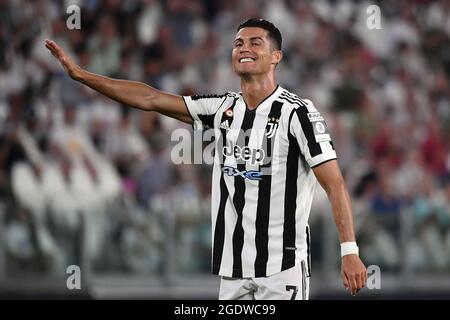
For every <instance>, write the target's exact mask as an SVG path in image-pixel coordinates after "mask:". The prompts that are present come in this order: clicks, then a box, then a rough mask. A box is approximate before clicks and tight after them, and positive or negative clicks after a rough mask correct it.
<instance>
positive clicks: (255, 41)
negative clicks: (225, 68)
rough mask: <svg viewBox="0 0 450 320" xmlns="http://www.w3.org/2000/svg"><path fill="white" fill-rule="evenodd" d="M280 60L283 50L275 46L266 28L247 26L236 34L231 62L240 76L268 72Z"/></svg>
mask: <svg viewBox="0 0 450 320" xmlns="http://www.w3.org/2000/svg"><path fill="white" fill-rule="evenodd" d="M280 60H281V51H279V50H276V49H275V48H273V45H272V42H271V41H270V38H269V36H268V32H267V31H266V30H264V29H262V28H258V27H246V28H242V29H241V30H239V32H238V33H237V34H236V37H235V39H234V42H233V51H232V54H231V62H232V64H233V69H234V71H235V72H236V73H237V74H238V75H239V76H245V75H257V74H265V73H268V72H269V71H270V70H271V68H272V66H275V65H276V63H278V62H279V61H280Z"/></svg>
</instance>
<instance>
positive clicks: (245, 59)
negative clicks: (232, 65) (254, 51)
mask: <svg viewBox="0 0 450 320" xmlns="http://www.w3.org/2000/svg"><path fill="white" fill-rule="evenodd" d="M254 61H255V59H253V58H241V59H239V63H245V62H254Z"/></svg>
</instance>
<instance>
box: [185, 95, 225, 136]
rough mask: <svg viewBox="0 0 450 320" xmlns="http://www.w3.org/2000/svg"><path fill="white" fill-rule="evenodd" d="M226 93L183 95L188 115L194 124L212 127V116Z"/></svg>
mask: <svg viewBox="0 0 450 320" xmlns="http://www.w3.org/2000/svg"><path fill="white" fill-rule="evenodd" d="M226 97H227V95H226V94H223V95H194V96H183V100H184V102H185V104H186V108H187V110H188V112H189V115H190V116H191V117H192V119H193V120H194V127H195V125H198V124H201V125H202V127H205V126H206V127H208V128H214V117H215V115H216V113H217V111H218V110H219V109H220V107H221V106H222V104H223V102H224V101H225V99H226Z"/></svg>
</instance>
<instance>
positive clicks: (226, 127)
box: [219, 120, 230, 130]
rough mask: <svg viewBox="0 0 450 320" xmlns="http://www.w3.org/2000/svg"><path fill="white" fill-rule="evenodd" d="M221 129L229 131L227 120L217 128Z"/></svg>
mask: <svg viewBox="0 0 450 320" xmlns="http://www.w3.org/2000/svg"><path fill="white" fill-rule="evenodd" d="M219 127H220V128H221V129H225V130H229V129H230V122H229V121H228V120H225V121H224V122H222V123H221V124H220V126H219Z"/></svg>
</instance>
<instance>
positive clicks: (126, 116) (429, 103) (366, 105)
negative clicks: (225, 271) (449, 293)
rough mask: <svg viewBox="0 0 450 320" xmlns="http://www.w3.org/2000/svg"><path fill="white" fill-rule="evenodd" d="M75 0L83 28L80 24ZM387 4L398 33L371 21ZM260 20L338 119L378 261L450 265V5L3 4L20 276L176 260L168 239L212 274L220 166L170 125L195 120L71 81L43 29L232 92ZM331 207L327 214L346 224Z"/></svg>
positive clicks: (128, 66)
mask: <svg viewBox="0 0 450 320" xmlns="http://www.w3.org/2000/svg"><path fill="white" fill-rule="evenodd" d="M71 4H77V5H79V6H80V8H81V29H80V30H69V29H68V28H67V26H66V20H67V18H68V17H69V14H67V13H66V8H67V7H68V6H69V5H71ZM370 4H377V5H379V7H380V8H381V29H370V28H369V27H368V25H367V19H368V17H369V15H370V14H369V13H368V12H367V8H368V6H369V5H370ZM250 17H264V18H266V19H267V20H269V21H272V22H273V23H274V24H275V25H276V26H278V28H279V29H280V30H281V33H282V35H283V52H284V58H283V61H282V63H281V64H280V65H279V66H278V71H277V77H278V78H277V79H278V82H279V84H280V85H281V86H283V87H285V88H286V89H288V90H291V91H293V92H295V93H297V94H298V95H299V96H301V97H307V98H309V99H311V100H312V101H313V102H314V104H315V106H316V107H317V108H318V109H319V110H320V111H321V112H322V113H323V114H324V115H325V118H326V119H327V122H328V126H329V127H330V131H331V132H332V136H333V139H334V141H335V147H336V150H337V153H338V157H339V162H340V165H341V167H342V169H343V173H344V175H345V178H346V181H347V183H348V186H349V189H350V192H351V193H352V201H353V206H354V211H355V217H356V230H357V237H358V241H359V243H360V247H361V250H362V254H363V256H364V258H365V262H366V263H367V264H377V265H379V266H381V268H382V269H383V268H385V269H388V270H392V271H399V270H403V269H404V268H405V265H406V268H408V269H411V270H417V271H421V270H424V271H430V270H431V271H433V272H434V271H438V272H439V271H443V272H445V271H446V270H449V268H450V83H449V79H450V1H425V0H422V1H420V0H416V1H395V2H394V1H383V2H374V3H372V2H371V3H369V2H360V1H350V0H343V1H333V0H329V1H327V0H319V1H310V2H307V1H295V0H279V1H275V0H256V1H255V0H252V1H250V0H249V1H245V0H242V1H239V0H217V1H208V0H190V1H184V0H166V1H162V0H161V1H159V0H143V1H137V0H125V1H119V0H104V1H101V0H80V1H44V0H37V1H31V0H29V1H25V0H23V1H12V0H0V211H1V212H3V224H4V230H5V232H4V235H3V237H4V246H5V251H6V254H7V259H6V261H7V272H12V273H13V272H17V271H18V270H20V272H22V271H23V270H30V271H32V272H34V271H36V270H38V272H48V273H50V274H63V273H64V272H65V268H66V266H68V265H70V264H73V263H75V262H77V261H80V259H87V260H88V261H90V263H91V264H92V266H93V268H94V269H96V268H97V269H98V270H120V271H125V272H144V273H145V272H163V271H164V268H165V267H164V266H165V265H166V263H167V257H166V253H167V250H166V249H167V241H168V237H173V241H174V243H175V245H174V246H173V247H174V248H175V253H174V254H173V255H172V256H173V259H174V261H173V262H174V263H175V266H176V267H175V268H176V270H179V271H181V272H184V271H185V272H192V271H198V272H205V273H206V272H208V271H209V264H210V260H209V259H210V247H211V231H210V220H209V214H210V212H209V203H210V198H209V197H210V186H211V185H210V184H211V181H210V174H211V172H210V171H211V168H210V167H208V166H206V165H178V166H175V165H174V164H172V162H171V157H170V153H171V147H172V143H171V139H170V137H171V133H172V132H173V130H174V129H176V128H189V126H187V125H184V124H182V123H180V122H177V121H175V120H172V119H169V118H167V117H164V116H160V115H158V114H156V113H145V112H142V111H138V110H135V109H131V108H129V107H127V106H123V105H119V104H117V103H116V102H114V101H112V100H109V99H107V98H105V97H103V96H101V95H99V94H97V93H96V92H94V91H92V90H91V89H89V88H87V87H85V86H83V85H81V84H78V83H76V82H74V81H72V80H71V79H70V78H68V77H67V76H66V75H65V73H64V71H63V70H62V69H61V67H60V66H59V65H58V63H57V61H56V60H55V59H54V58H53V57H52V56H51V54H49V53H48V52H47V50H46V49H45V47H44V40H45V39H47V38H48V39H52V40H54V41H56V42H57V43H58V44H60V45H61V46H62V47H63V48H64V49H65V50H66V52H68V53H69V54H70V55H71V56H72V57H74V59H75V60H76V61H77V62H78V63H79V64H80V65H81V66H82V67H83V68H85V69H87V70H89V71H91V72H94V73H99V74H102V75H105V76H110V77H114V78H121V79H130V80H137V81H143V82H145V83H147V84H149V85H151V86H154V87H156V88H159V89H161V90H164V91H168V92H171V93H176V94H182V95H189V94H194V93H223V92H226V91H229V90H239V87H238V86H239V81H238V79H237V77H236V76H235V75H234V74H233V73H232V69H231V67H230V56H231V45H232V40H233V38H234V35H235V32H236V28H237V26H238V25H239V23H240V22H242V21H243V20H245V19H247V18H250ZM326 201H327V199H326V198H325V197H324V196H323V195H318V196H317V197H316V199H315V205H314V208H315V209H314V210H313V212H312V218H311V223H315V221H318V219H317V216H321V217H322V218H324V219H331V217H330V216H329V212H323V211H320V210H317V208H321V206H320V203H323V202H326ZM325 215H326V216H325ZM316 236H319V235H316ZM313 237H314V234H313Z"/></svg>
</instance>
